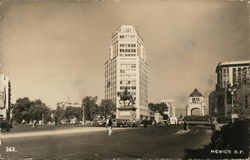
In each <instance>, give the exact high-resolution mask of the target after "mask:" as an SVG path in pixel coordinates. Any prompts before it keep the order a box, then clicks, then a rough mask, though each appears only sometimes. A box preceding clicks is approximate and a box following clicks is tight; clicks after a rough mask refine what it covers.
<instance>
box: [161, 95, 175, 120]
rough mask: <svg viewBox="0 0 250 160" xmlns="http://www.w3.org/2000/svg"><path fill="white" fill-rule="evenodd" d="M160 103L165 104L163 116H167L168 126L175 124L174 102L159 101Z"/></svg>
mask: <svg viewBox="0 0 250 160" xmlns="http://www.w3.org/2000/svg"><path fill="white" fill-rule="evenodd" d="M161 103H165V104H166V105H167V106H168V109H167V110H166V111H164V114H166V115H168V117H169V120H170V124H177V118H176V116H175V102H174V100H172V99H171V100H161Z"/></svg>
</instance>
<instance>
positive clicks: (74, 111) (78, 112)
mask: <svg viewBox="0 0 250 160" xmlns="http://www.w3.org/2000/svg"><path fill="white" fill-rule="evenodd" d="M82 115H83V109H82V108H79V107H72V106H69V107H66V110H65V111H64V117H65V118H66V119H68V120H69V119H71V118H77V120H78V121H80V120H81V119H82Z"/></svg>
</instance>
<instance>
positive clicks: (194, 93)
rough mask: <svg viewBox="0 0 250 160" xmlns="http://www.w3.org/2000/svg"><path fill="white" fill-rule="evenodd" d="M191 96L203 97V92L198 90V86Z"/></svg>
mask: <svg viewBox="0 0 250 160" xmlns="http://www.w3.org/2000/svg"><path fill="white" fill-rule="evenodd" d="M189 97H202V94H201V92H199V91H198V89H197V88H195V89H194V91H193V92H192V93H191V94H190V95H189Z"/></svg>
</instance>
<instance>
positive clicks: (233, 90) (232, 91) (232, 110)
mask: <svg viewBox="0 0 250 160" xmlns="http://www.w3.org/2000/svg"><path fill="white" fill-rule="evenodd" d="M228 90H229V91H230V92H231V97H232V109H231V117H232V119H234V118H235V117H233V114H234V99H233V97H234V92H235V91H236V90H237V89H236V88H235V87H233V86H232V87H231V88H228Z"/></svg>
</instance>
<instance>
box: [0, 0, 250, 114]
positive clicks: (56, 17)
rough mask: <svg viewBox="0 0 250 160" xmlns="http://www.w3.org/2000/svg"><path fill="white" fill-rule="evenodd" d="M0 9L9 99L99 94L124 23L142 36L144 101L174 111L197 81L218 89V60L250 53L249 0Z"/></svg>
mask: <svg viewBox="0 0 250 160" xmlns="http://www.w3.org/2000/svg"><path fill="white" fill-rule="evenodd" d="M2 16H3V18H2V58H1V60H2V63H3V69H2V71H3V72H4V73H5V74H7V75H8V76H10V79H11V84H12V102H13V103H15V100H16V99H18V98H22V97H29V98H30V99H31V100H34V99H41V100H42V101H43V102H44V103H46V104H47V105H50V106H51V107H55V106H56V103H57V102H60V101H63V100H67V98H68V97H70V99H71V100H72V101H74V102H79V103H81V100H82V98H83V97H84V96H98V98H99V100H101V99H103V98H104V63H105V61H106V60H107V58H108V52H107V51H108V47H109V45H110V44H111V35H112V33H114V31H115V30H116V29H117V28H119V26H121V25H134V26H135V27H136V28H137V30H138V32H139V34H140V35H141V37H142V38H143V39H144V46H145V49H146V54H147V57H148V65H149V102H155V103H156V102H159V101H160V100H162V99H174V100H175V102H176V108H177V110H185V106H186V103H187V99H188V96H189V94H190V93H191V92H192V91H193V90H194V89H195V88H197V89H198V90H199V91H200V92H201V93H203V94H204V93H205V92H209V91H211V90H213V89H214V88H215V84H216V74H215V68H216V66H217V64H218V63H219V62H221V61H235V60H246V59H250V55H249V50H248V44H249V42H248V37H249V24H248V16H249V9H248V4H247V1H243V2H241V1H237V2H235V1H220V2H218V1H213V0H210V1H208V0H207V1H206V0H203V1H199V0H187V1H181V0H180V1H170V0H169V1H162V0H154V1H149V0H145V1H138V0H137V1H132V0H127V1H125V0H120V1H81V0H79V1H75V0H67V1H66V0H65V1H63V0H62V1H40V0H33V1H32V0H26V1H24V0H21V1H20V0H19V1H17V0H11V1H4V2H3V3H2Z"/></svg>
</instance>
